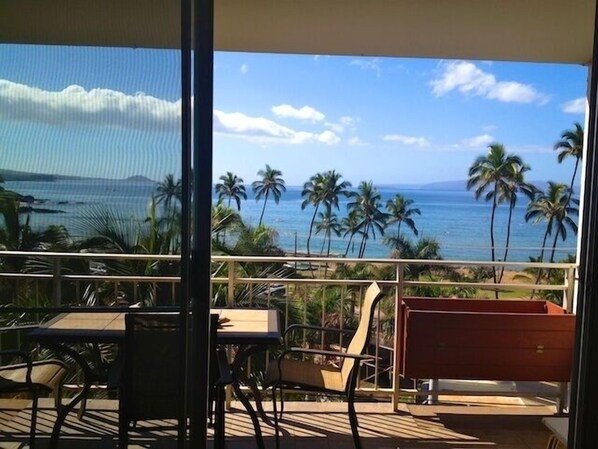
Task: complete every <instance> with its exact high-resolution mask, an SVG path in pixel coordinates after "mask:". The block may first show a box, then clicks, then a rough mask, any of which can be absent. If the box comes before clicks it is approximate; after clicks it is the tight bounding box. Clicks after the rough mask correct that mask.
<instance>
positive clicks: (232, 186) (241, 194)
mask: <svg viewBox="0 0 598 449" xmlns="http://www.w3.org/2000/svg"><path fill="white" fill-rule="evenodd" d="M219 179H220V180H221V181H222V182H219V183H218V184H216V193H217V194H218V201H222V200H223V199H224V198H228V203H227V207H228V208H229V209H230V203H231V200H233V199H234V200H235V203H236V204H237V211H239V212H240V211H241V198H242V199H244V200H246V199H247V193H246V192H245V185H243V178H239V177H238V176H237V175H235V174H234V173H232V172H229V171H227V172H226V174H225V175H222V176H221V177H220V178H219Z"/></svg>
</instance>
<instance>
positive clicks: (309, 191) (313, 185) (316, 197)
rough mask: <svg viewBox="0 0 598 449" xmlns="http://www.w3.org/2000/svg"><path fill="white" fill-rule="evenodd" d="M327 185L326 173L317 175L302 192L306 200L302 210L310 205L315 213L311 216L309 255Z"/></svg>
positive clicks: (304, 186) (308, 237)
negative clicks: (315, 224)
mask: <svg viewBox="0 0 598 449" xmlns="http://www.w3.org/2000/svg"><path fill="white" fill-rule="evenodd" d="M325 183H326V176H325V175H324V173H316V174H315V175H313V176H312V177H311V178H309V181H307V182H306V183H305V184H303V190H302V191H301V196H302V197H303V198H304V199H303V202H302V203H301V210H304V209H305V208H306V207H307V206H308V205H309V204H311V205H313V206H314V213H313V215H312V216H311V221H310V223H309V233H308V234H307V244H306V246H307V255H308V256H310V255H311V250H310V242H311V236H312V232H313V228H314V223H315V221H316V216H317V214H318V209H319V208H320V204H321V203H322V201H323V200H324V185H325Z"/></svg>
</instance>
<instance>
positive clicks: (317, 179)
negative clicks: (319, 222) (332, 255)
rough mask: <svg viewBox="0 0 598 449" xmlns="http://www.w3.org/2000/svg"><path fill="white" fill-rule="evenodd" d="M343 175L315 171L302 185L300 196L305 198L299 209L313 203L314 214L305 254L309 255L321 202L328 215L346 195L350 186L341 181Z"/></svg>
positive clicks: (333, 172)
mask: <svg viewBox="0 0 598 449" xmlns="http://www.w3.org/2000/svg"><path fill="white" fill-rule="evenodd" d="M342 177H343V175H341V174H340V173H337V172H336V170H328V171H327V172H324V173H316V174H315V175H314V176H312V177H311V178H309V181H308V182H306V183H305V184H304V185H303V191H302V192H301V196H302V197H304V198H305V199H304V200H303V203H301V209H305V207H307V205H308V204H313V205H314V207H315V208H314V214H313V215H312V218H311V223H310V225H309V234H308V236H307V255H308V256H309V255H310V241H311V236H312V231H313V227H314V223H315V219H316V214H317V212H318V209H319V207H320V205H321V204H323V205H324V206H325V207H326V212H327V214H328V215H330V213H331V211H332V209H336V210H338V208H339V206H338V201H339V197H340V196H348V195H349V192H348V191H347V189H348V188H349V187H351V183H350V182H349V181H341V179H342Z"/></svg>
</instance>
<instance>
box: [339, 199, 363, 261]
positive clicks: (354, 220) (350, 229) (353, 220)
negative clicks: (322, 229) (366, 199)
mask: <svg viewBox="0 0 598 449" xmlns="http://www.w3.org/2000/svg"><path fill="white" fill-rule="evenodd" d="M359 223H361V217H360V215H359V211H358V210H356V209H352V210H350V211H349V213H348V214H347V216H346V217H345V218H343V219H342V221H341V226H342V229H343V230H344V231H345V232H344V234H343V238H345V237H346V236H347V235H349V234H350V237H349V243H347V248H346V249H345V254H344V257H347V254H349V248H351V243H353V237H355V235H356V234H359V233H360V232H361V231H360V228H359ZM351 253H353V251H351Z"/></svg>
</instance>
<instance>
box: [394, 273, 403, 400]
mask: <svg viewBox="0 0 598 449" xmlns="http://www.w3.org/2000/svg"><path fill="white" fill-rule="evenodd" d="M404 273H405V267H404V266H403V263H402V262H396V263H395V281H396V292H395V326H394V334H395V335H394V337H395V342H394V343H395V348H394V349H395V350H394V357H393V364H392V409H393V410H394V411H396V410H397V409H398V407H399V395H400V392H401V370H400V366H401V363H400V360H401V357H402V348H401V332H403V326H402V319H403V312H402V308H401V303H402V302H403V293H404V292H403V288H404Z"/></svg>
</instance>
